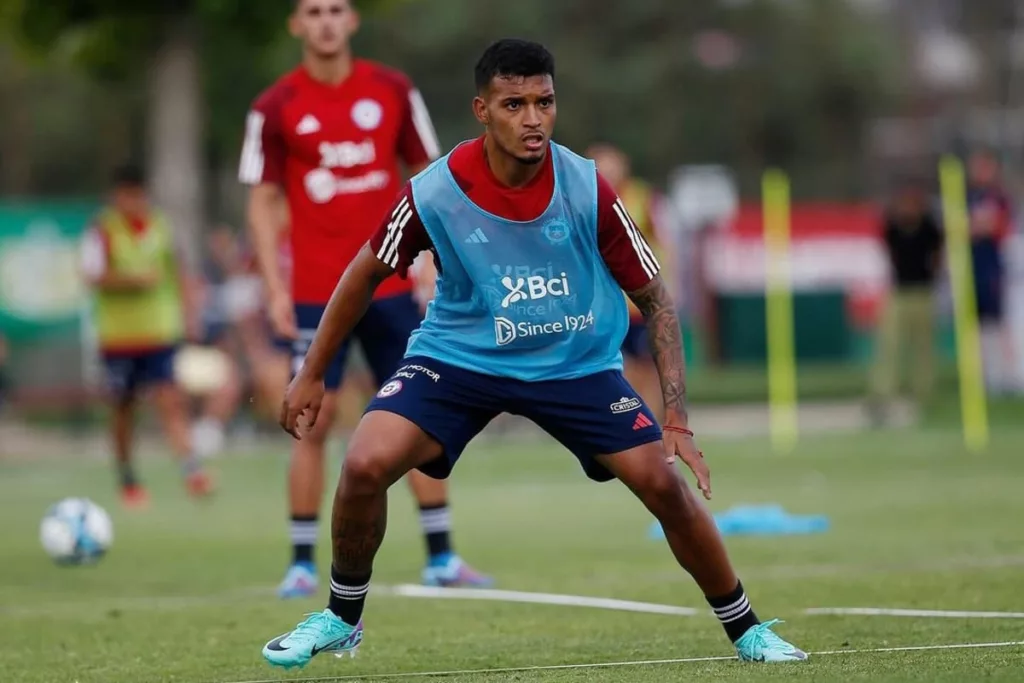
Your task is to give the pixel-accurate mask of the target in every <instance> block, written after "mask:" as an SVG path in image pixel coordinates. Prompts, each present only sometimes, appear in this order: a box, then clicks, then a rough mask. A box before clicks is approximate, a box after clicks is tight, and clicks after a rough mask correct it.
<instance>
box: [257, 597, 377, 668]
mask: <svg viewBox="0 0 1024 683" xmlns="http://www.w3.org/2000/svg"><path fill="white" fill-rule="evenodd" d="M362 642H363V622H362V621H360V622H359V623H358V624H356V625H355V626H349V625H348V624H346V623H345V622H344V621H342V620H341V619H339V618H338V617H337V616H335V614H334V613H333V612H331V610H329V609H325V610H324V611H323V612H314V613H313V614H310V615H307V618H306V620H305V621H303V622H302V623H301V624H299V625H298V626H296V627H295V630H294V631H292V632H290V633H285V634H284V635H282V636H278V637H277V638H274V639H273V640H272V641H270V642H269V643H267V644H266V645H264V646H263V658H264V659H266V660H267V661H268V662H270V663H271V664H273V665H274V666H280V667H283V668H285V669H290V668H292V667H294V666H297V667H303V666H306V664H308V663H309V660H311V659H312V658H313V657H315V656H316V655H318V654H320V653H321V652H330V653H331V654H333V655H334V656H335V657H344V656H345V655H346V654H347V655H350V656H352V657H355V656H356V651H357V650H358V649H359V644H360V643H362Z"/></svg>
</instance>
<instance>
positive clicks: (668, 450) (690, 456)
mask: <svg viewBox="0 0 1024 683" xmlns="http://www.w3.org/2000/svg"><path fill="white" fill-rule="evenodd" d="M662 438H663V440H664V442H665V457H666V460H667V461H668V462H669V464H672V463H674V462H675V461H676V456H678V457H680V458H682V460H683V462H684V463H686V466H687V467H689V468H690V471H692V472H693V475H694V476H695V477H697V488H699V489H700V492H701V493H702V494H704V498H705V499H707V500H711V470H710V469H708V464H707V463H706V462H704V454H703V453H701V451H700V449H699V448H697V444H695V443H694V442H693V436H691V435H690V434H685V433H682V432H681V431H676V430H674V429H672V428H671V427H666V428H664V429H663V433H662Z"/></svg>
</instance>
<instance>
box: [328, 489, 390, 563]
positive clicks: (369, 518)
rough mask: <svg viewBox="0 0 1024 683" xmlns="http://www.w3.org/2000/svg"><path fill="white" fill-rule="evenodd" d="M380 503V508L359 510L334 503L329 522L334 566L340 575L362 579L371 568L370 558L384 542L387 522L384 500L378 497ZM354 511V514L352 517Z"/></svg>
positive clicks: (371, 506) (386, 509) (374, 506)
mask: <svg viewBox="0 0 1024 683" xmlns="http://www.w3.org/2000/svg"><path fill="white" fill-rule="evenodd" d="M381 499H382V500H383V504H381V505H370V506H368V507H366V508H363V509H361V510H358V508H357V507H356V506H351V505H347V504H342V505H339V504H337V503H339V502H340V501H337V502H336V504H335V506H334V514H333V516H332V519H331V539H332V543H333V546H334V566H335V568H336V569H337V570H338V571H339V572H341V573H343V574H354V575H362V574H368V573H369V572H370V570H371V569H372V568H373V558H374V556H375V555H376V554H377V549H378V548H380V544H381V542H383V540H384V530H385V528H386V527H387V520H388V506H387V498H386V497H384V496H381ZM359 507H362V506H359ZM356 510H358V511H357V513H356V514H355V515H354V514H352V513H353V512H355V511H356Z"/></svg>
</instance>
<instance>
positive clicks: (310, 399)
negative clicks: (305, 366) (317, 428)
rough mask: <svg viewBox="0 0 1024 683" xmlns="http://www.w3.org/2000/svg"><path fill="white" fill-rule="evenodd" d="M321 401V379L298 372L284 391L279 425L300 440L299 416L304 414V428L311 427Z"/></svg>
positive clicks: (322, 399) (322, 386)
mask: <svg viewBox="0 0 1024 683" xmlns="http://www.w3.org/2000/svg"><path fill="white" fill-rule="evenodd" d="M323 401H324V381H323V379H320V378H316V377H311V376H309V375H308V374H307V373H304V372H299V373H298V374H297V375H296V376H295V379H293V380H292V381H291V384H289V385H288V390H287V391H285V393H284V401H283V402H282V403H281V417H280V423H281V427H282V428H283V429H284V431H286V432H288V433H289V434H291V435H292V438H294V439H296V440H301V439H302V434H301V433H300V431H299V418H301V417H303V416H305V417H306V429H307V430H310V429H312V428H313V425H315V424H316V418H317V416H318V415H319V414H320V406H321V405H323Z"/></svg>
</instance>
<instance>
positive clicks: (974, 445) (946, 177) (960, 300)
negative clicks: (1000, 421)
mask: <svg viewBox="0 0 1024 683" xmlns="http://www.w3.org/2000/svg"><path fill="white" fill-rule="evenodd" d="M939 183H940V187H941V191H942V213H943V215H944V217H945V225H946V250H947V252H948V254H949V276H950V280H951V285H952V290H953V316H954V322H955V325H956V360H957V369H958V371H959V374H960V414H961V419H962V420H963V429H964V443H965V444H966V445H967V448H968V449H969V450H971V451H975V452H977V451H981V450H984V449H985V448H986V447H987V446H988V406H987V405H986V399H985V385H984V381H983V379H982V369H981V343H980V339H979V333H978V305H977V301H976V300H975V298H974V296H975V293H974V267H973V264H972V263H971V240H970V236H969V234H968V232H969V231H968V217H967V191H966V187H967V186H966V182H965V180H964V167H963V164H962V163H960V160H959V159H957V158H956V157H953V156H944V157H943V158H942V161H941V162H940V163H939Z"/></svg>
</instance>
